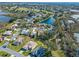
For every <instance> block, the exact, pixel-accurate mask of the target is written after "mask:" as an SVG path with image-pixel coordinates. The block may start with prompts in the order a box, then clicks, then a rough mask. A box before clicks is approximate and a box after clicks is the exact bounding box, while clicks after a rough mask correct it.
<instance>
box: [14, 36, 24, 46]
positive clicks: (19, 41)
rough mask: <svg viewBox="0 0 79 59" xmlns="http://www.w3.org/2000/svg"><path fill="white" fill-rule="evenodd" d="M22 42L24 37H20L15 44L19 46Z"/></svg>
mask: <svg viewBox="0 0 79 59" xmlns="http://www.w3.org/2000/svg"><path fill="white" fill-rule="evenodd" d="M22 43H23V38H22V37H19V38H18V39H17V40H16V41H15V42H13V45H15V46H18V45H20V44H22Z"/></svg>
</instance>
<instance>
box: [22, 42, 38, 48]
mask: <svg viewBox="0 0 79 59" xmlns="http://www.w3.org/2000/svg"><path fill="white" fill-rule="evenodd" d="M36 46H37V43H36V42H33V41H30V42H28V43H27V44H26V45H25V46H24V47H23V48H24V49H28V48H32V49H34V48H35V47H36Z"/></svg>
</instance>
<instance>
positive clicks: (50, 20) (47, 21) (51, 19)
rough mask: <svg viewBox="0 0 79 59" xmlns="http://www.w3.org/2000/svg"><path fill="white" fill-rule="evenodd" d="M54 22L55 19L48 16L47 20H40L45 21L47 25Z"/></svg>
mask: <svg viewBox="0 0 79 59" xmlns="http://www.w3.org/2000/svg"><path fill="white" fill-rule="evenodd" d="M54 22H55V19H54V18H53V17H50V18H48V19H47V20H44V21H42V22H41V23H45V24H48V25H53V24H54Z"/></svg>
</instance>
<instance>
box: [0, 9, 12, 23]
mask: <svg viewBox="0 0 79 59" xmlns="http://www.w3.org/2000/svg"><path fill="white" fill-rule="evenodd" d="M2 14H8V13H6V12H3V11H1V10H0V22H9V20H10V19H11V17H8V16H3V15H2Z"/></svg>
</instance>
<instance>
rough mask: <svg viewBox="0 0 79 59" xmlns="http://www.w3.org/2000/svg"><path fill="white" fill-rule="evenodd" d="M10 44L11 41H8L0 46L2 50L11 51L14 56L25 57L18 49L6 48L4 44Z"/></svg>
mask: <svg viewBox="0 0 79 59" xmlns="http://www.w3.org/2000/svg"><path fill="white" fill-rule="evenodd" d="M8 44H9V42H6V43H5V44H3V45H2V46H0V50H2V51H5V52H7V53H9V54H11V55H14V56H16V57H24V56H23V55H21V54H20V53H18V52H16V51H14V50H11V49H9V48H7V47H6V48H4V47H3V46H5V45H6V46H7V45H8Z"/></svg>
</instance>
